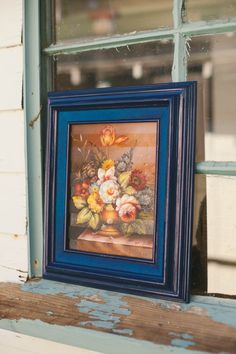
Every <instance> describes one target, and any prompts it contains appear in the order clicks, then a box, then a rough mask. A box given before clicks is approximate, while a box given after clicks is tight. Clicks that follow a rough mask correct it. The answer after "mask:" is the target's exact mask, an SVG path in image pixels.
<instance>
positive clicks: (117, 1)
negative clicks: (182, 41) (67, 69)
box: [54, 0, 172, 43]
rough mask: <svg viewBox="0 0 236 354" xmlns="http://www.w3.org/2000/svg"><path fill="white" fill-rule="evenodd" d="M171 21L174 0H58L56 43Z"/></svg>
mask: <svg viewBox="0 0 236 354" xmlns="http://www.w3.org/2000/svg"><path fill="white" fill-rule="evenodd" d="M171 25H172V0H165V1H155V0H146V1H142V0H80V1H76V0H56V1H55V29H54V32H55V37H56V38H55V41H56V42H57V43H58V42H61V41H70V42H71V41H76V40H77V41H78V40H79V39H81V38H89V37H101V36H106V35H112V34H122V33H130V32H133V31H145V30H151V29H156V28H160V27H170V26H171Z"/></svg>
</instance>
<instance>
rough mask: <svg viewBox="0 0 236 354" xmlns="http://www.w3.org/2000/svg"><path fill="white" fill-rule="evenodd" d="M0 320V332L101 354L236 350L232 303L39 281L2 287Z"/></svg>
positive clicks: (235, 318) (235, 306)
mask: <svg viewBox="0 0 236 354" xmlns="http://www.w3.org/2000/svg"><path fill="white" fill-rule="evenodd" d="M0 316H1V319H0V327H1V328H5V329H10V330H13V331H17V332H20V333H23V334H28V335H32V336H36V337H41V338H45V339H50V340H54V341H57V342H59V343H64V344H70V345H75V346H79V347H83V348H86V349H90V350H95V351H98V352H99V351H100V352H102V353H109V354H110V353H121V352H123V353H135V354H138V353H144V350H145V353H152V352H153V353H154V352H155V353H158V352H159V351H160V350H161V349H163V348H164V349H165V353H170V352H172V353H173V350H174V349H175V350H174V352H175V353H184V351H185V350H187V349H189V350H193V351H194V350H198V351H204V352H214V353H219V352H227V353H235V352H236V349H235V348H236V301H235V300H225V299H217V298H209V297H201V296H196V297H193V298H192V301H191V302H190V304H180V303H174V302H170V301H162V300H155V299H149V298H143V297H137V296H132V295H125V294H120V293H115V292H110V291H105V290H98V289H92V288H86V287H81V286H77V285H69V284H64V283H58V282H53V281H48V280H40V281H30V282H28V283H26V284H23V285H18V284H13V283H0ZM163 346H164V347H163ZM158 349H159V351H158Z"/></svg>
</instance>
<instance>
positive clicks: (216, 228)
mask: <svg viewBox="0 0 236 354" xmlns="http://www.w3.org/2000/svg"><path fill="white" fill-rule="evenodd" d="M235 200H236V178H235V177H234V178H233V177H219V176H208V177H207V229H208V240H207V241H208V245H207V248H208V250H207V255H208V293H219V294H227V295H236V281H235V279H236V237H235V230H236V221H235Z"/></svg>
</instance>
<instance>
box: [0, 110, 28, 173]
mask: <svg viewBox="0 0 236 354" xmlns="http://www.w3.org/2000/svg"><path fill="white" fill-rule="evenodd" d="M24 144H25V143H24V114H23V111H22V110H19V111H18V110H17V111H4V112H1V111H0V173H2V172H4V173H5V172H11V173H13V172H17V173H19V172H21V173H25V151H24V149H25V146H24Z"/></svg>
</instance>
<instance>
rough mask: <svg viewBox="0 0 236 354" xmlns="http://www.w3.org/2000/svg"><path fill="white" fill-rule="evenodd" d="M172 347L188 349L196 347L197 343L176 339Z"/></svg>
mask: <svg viewBox="0 0 236 354" xmlns="http://www.w3.org/2000/svg"><path fill="white" fill-rule="evenodd" d="M171 345H174V346H175V347H181V348H188V347H190V346H192V345H196V343H194V342H192V341H190V340H186V339H180V338H175V339H172V341H171Z"/></svg>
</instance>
